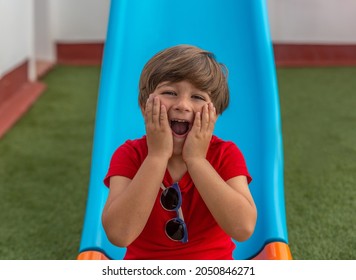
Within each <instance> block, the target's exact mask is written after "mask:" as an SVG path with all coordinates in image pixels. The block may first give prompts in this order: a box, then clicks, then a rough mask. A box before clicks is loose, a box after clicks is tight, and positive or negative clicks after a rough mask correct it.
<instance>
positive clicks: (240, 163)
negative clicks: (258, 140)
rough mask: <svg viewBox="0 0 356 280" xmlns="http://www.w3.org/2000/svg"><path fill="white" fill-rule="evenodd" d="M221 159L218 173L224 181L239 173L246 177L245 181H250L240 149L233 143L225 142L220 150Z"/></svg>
mask: <svg viewBox="0 0 356 280" xmlns="http://www.w3.org/2000/svg"><path fill="white" fill-rule="evenodd" d="M222 153H223V154H222V161H221V163H220V166H219V170H218V172H219V174H220V176H221V178H223V179H224V180H225V181H227V180H229V179H231V178H233V177H236V176H240V175H244V176H246V178H247V182H248V183H250V182H251V181H252V177H251V176H250V173H249V172H248V169H247V166H246V161H245V158H244V156H243V154H242V152H241V151H240V149H239V148H238V147H237V146H236V145H235V144H234V143H233V142H227V143H226V145H225V147H224V149H223V151H222Z"/></svg>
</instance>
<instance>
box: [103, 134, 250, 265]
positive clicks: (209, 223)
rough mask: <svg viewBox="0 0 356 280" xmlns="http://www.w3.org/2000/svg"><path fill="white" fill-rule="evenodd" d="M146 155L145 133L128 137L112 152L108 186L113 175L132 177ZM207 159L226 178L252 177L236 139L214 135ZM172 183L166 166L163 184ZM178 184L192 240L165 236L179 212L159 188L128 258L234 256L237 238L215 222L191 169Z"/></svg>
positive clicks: (130, 247)
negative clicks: (167, 205)
mask: <svg viewBox="0 0 356 280" xmlns="http://www.w3.org/2000/svg"><path fill="white" fill-rule="evenodd" d="M146 156H147V143H146V137H145V136H144V137H143V138H141V139H137V140H133V141H132V140H128V141H126V142H125V143H124V144H123V145H122V146H120V147H119V148H118V149H117V150H116V151H115V153H114V154H113V156H112V159H111V162H110V167H109V170H108V173H107V175H106V177H105V179H104V183H105V185H106V186H109V184H110V177H111V176H117V175H119V176H124V177H127V178H130V179H132V178H133V177H134V176H135V174H136V172H137V170H138V169H139V167H140V166H141V164H142V162H143V161H144V159H145V158H146ZM207 160H208V161H209V162H210V163H211V165H212V166H213V167H214V168H215V170H216V171H217V172H218V173H219V174H220V176H221V177H222V179H224V180H225V181H227V180H229V179H231V178H233V177H236V176H238V175H244V176H246V177H247V180H248V182H250V181H251V177H250V175H249V173H248V170H247V168H246V164H245V160H244V157H243V155H242V153H241V152H240V150H239V149H238V148H237V146H236V145H235V144H234V143H233V142H229V141H223V140H221V139H219V138H217V137H216V136H213V137H212V139H211V142H210V146H209V150H208V153H207ZM202 176H203V174H202ZM173 183H174V182H173V180H172V178H171V176H170V174H169V172H168V170H166V173H165V175H164V178H163V184H164V185H165V186H166V187H168V186H170V185H172V184H173ZM178 184H179V187H180V189H181V192H182V206H181V207H182V211H183V215H184V221H185V223H186V225H187V230H188V237H189V241H188V242H187V243H181V242H177V241H172V240H170V239H169V238H168V237H167V236H166V234H165V224H166V222H167V221H168V220H170V219H172V218H174V217H176V213H175V212H171V211H166V210H164V209H163V207H162V206H161V204H160V196H161V192H162V190H160V191H159V194H158V196H157V198H156V201H155V205H154V207H153V210H152V212H151V215H150V217H149V219H148V221H147V224H146V226H145V228H144V229H143V231H142V233H141V234H140V235H139V237H138V238H137V239H136V240H135V241H134V242H132V243H131V244H130V245H129V246H128V247H127V251H126V255H125V259H139V260H144V259H156V260H164V259H171V260H173V259H198V260H203V259H232V251H233V250H234V248H235V244H234V242H233V241H232V240H231V238H230V236H228V235H227V234H226V233H225V232H224V231H223V230H222V229H221V228H220V226H219V225H218V224H217V223H216V221H215V219H214V218H213V216H212V215H211V213H210V211H209V210H208V208H207V206H206V205H205V203H204V201H203V200H202V198H201V197H200V194H199V192H198V190H197V189H196V188H195V186H194V183H193V181H192V179H191V178H190V175H189V173H188V172H187V173H186V174H185V175H184V176H183V177H182V178H181V179H180V181H179V182H178ZM132 211H135V209H132Z"/></svg>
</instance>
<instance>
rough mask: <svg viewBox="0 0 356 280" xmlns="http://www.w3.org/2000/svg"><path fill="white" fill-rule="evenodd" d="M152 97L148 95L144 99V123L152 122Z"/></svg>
mask: <svg viewBox="0 0 356 280" xmlns="http://www.w3.org/2000/svg"><path fill="white" fill-rule="evenodd" d="M152 106H153V104H152V98H151V96H149V97H148V98H147V101H146V106H145V122H146V123H152Z"/></svg>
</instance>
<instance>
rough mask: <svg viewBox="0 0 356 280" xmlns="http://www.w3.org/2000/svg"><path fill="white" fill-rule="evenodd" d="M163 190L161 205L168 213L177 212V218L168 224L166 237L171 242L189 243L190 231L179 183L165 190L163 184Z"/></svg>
mask: <svg viewBox="0 0 356 280" xmlns="http://www.w3.org/2000/svg"><path fill="white" fill-rule="evenodd" d="M161 189H162V190H163V192H162V194H161V205H162V207H163V209H165V210H167V211H175V212H176V213H177V217H176V218H173V219H171V220H169V221H168V222H167V223H166V227H165V232H166V235H167V236H168V237H169V238H170V239H171V240H174V241H180V242H182V243H186V242H188V231H187V226H186V224H185V222H184V218H183V211H182V208H181V205H182V194H181V192H180V189H179V185H178V183H174V184H173V185H172V186H170V187H168V188H165V187H164V186H163V184H162V185H161Z"/></svg>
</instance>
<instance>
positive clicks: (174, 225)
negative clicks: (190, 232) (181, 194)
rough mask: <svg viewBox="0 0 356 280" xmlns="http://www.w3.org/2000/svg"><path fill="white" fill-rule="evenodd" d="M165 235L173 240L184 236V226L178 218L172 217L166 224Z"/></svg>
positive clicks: (178, 239)
mask: <svg viewBox="0 0 356 280" xmlns="http://www.w3.org/2000/svg"><path fill="white" fill-rule="evenodd" d="M166 232H167V235H168V236H169V237H170V238H172V239H173V240H176V241H180V240H182V239H183V238H184V226H183V224H182V222H180V221H179V220H176V219H173V220H170V221H168V222H167V224H166Z"/></svg>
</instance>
